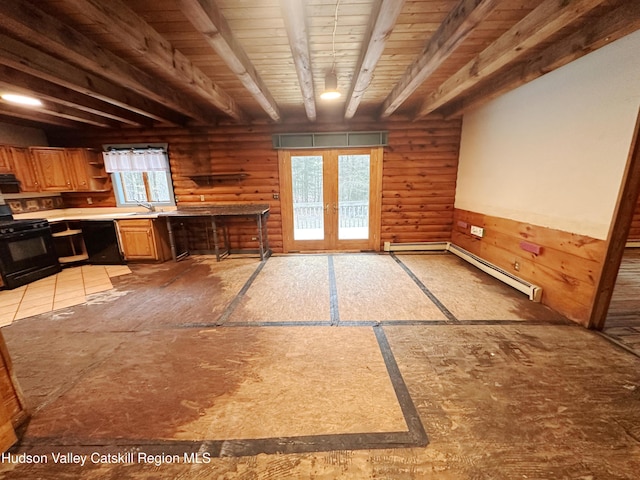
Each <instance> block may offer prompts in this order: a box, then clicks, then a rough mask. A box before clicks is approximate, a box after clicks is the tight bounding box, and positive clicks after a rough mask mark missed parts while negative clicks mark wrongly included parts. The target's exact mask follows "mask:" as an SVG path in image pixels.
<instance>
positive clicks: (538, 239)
mask: <svg viewBox="0 0 640 480" xmlns="http://www.w3.org/2000/svg"><path fill="white" fill-rule="evenodd" d="M471 225H477V226H480V227H483V228H484V236H483V237H482V238H478V237H475V236H473V235H471V233H470V228H471ZM451 241H452V242H453V243H455V244H456V245H459V246H461V247H462V248H464V249H466V250H469V251H470V252H472V253H474V254H475V255H478V256H479V257H481V258H483V259H485V260H487V261H488V262H491V263H493V264H495V265H497V266H498V267H500V268H502V269H503V270H506V271H507V272H511V273H512V274H514V275H517V276H519V277H520V278H522V279H524V280H527V281H529V282H531V283H533V284H536V285H539V286H540V287H542V289H543V293H542V303H544V304H545V305H547V306H549V307H551V308H553V309H554V310H556V311H558V312H560V313H562V314H563V315H565V316H567V317H568V318H570V319H572V320H574V321H576V322H578V323H580V324H582V325H585V326H586V325H587V323H588V321H589V315H590V313H591V309H592V304H593V299H594V294H595V290H596V286H597V281H598V277H599V275H600V269H601V265H602V262H603V260H604V255H605V250H606V242H605V241H603V240H598V239H594V238H590V237H586V236H583V235H577V234H572V233H567V232H563V231H560V230H554V229H550V228H545V227H540V226H536V225H531V224H527V223H521V222H517V221H514V220H508V219H504V218H499V217H492V216H489V215H483V214H480V213H475V212H469V211H466V210H459V209H456V210H455V224H454V231H453V233H452V235H451ZM522 242H528V243H530V244H533V245H535V246H539V247H541V252H540V254H538V255H536V254H533V253H529V252H527V251H525V250H523V248H522V247H521V243H522ZM516 262H517V263H518V264H519V271H516V269H515V267H514V264H515V263H516Z"/></svg>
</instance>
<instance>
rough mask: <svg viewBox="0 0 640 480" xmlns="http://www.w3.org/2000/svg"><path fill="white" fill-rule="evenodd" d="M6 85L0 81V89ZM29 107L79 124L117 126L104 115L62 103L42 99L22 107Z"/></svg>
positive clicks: (10, 86)
mask: <svg viewBox="0 0 640 480" xmlns="http://www.w3.org/2000/svg"><path fill="white" fill-rule="evenodd" d="M5 87H6V85H5V84H4V83H2V82H0V90H5ZM9 88H10V89H11V90H10V91H13V86H12V85H9ZM23 108H29V109H30V110H33V111H34V112H40V113H44V114H46V115H51V116H52V117H60V118H64V119H67V120H71V121H73V122H78V123H80V124H86V125H91V126H93V127H101V128H117V127H118V124H116V123H115V122H113V121H107V120H106V119H105V118H104V117H99V116H97V115H93V114H92V113H86V112H82V111H80V110H76V109H73V108H69V107H67V106H64V105H57V104H55V103H53V102H50V101H47V100H45V101H43V105H42V106H40V107H37V106H36V107H23Z"/></svg>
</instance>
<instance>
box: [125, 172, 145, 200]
mask: <svg viewBox="0 0 640 480" xmlns="http://www.w3.org/2000/svg"><path fill="white" fill-rule="evenodd" d="M120 180H121V181H122V189H123V190H124V192H122V193H123V194H124V201H125V202H146V201H148V199H147V191H146V189H145V188H144V179H143V177H142V172H120Z"/></svg>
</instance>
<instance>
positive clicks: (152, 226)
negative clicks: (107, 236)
mask: <svg viewBox="0 0 640 480" xmlns="http://www.w3.org/2000/svg"><path fill="white" fill-rule="evenodd" d="M116 224H117V226H118V239H119V241H120V250H121V251H122V253H123V254H124V258H125V260H129V261H136V260H155V261H162V262H163V261H165V260H168V259H169V258H170V257H171V251H170V249H169V234H168V232H167V225H166V222H165V221H164V220H158V219H149V218H144V219H143V218H140V219H132V220H118V221H117V222H116Z"/></svg>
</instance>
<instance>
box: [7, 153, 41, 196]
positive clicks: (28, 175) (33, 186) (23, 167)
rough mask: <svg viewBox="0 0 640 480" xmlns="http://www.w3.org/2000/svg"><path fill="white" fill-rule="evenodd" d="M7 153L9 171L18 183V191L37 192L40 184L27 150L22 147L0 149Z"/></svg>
mask: <svg viewBox="0 0 640 480" xmlns="http://www.w3.org/2000/svg"><path fill="white" fill-rule="evenodd" d="M0 148H2V149H6V150H7V151H8V152H9V165H10V170H11V171H12V172H13V173H14V174H15V176H16V178H17V179H18V181H19V182H20V191H22V192H39V191H40V183H39V182H38V177H37V176H36V170H35V167H34V165H33V161H32V160H31V156H30V155H29V149H28V148H23V147H0Z"/></svg>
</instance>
